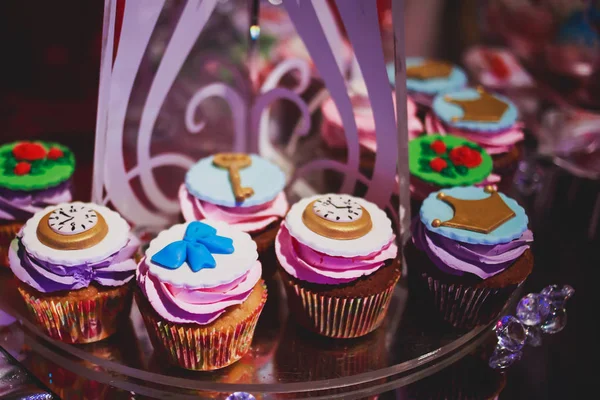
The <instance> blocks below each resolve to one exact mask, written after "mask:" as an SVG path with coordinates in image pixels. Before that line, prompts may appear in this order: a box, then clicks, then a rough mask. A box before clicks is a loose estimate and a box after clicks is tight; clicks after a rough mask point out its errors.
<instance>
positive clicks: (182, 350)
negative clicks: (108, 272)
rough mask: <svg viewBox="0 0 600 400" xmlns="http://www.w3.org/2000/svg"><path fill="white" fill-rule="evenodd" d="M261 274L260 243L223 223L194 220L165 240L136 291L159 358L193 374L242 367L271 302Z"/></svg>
mask: <svg viewBox="0 0 600 400" xmlns="http://www.w3.org/2000/svg"><path fill="white" fill-rule="evenodd" d="M261 272H262V266H261V263H260V261H258V253H257V251H256V243H254V241H253V240H252V239H251V237H250V235H248V234H247V233H245V232H242V231H241V230H239V229H236V228H235V227H234V226H231V225H228V224H226V223H224V222H220V221H209V220H204V221H202V222H200V221H192V222H188V223H185V224H178V225H173V226H172V227H171V228H169V229H168V230H166V231H163V232H161V233H159V234H158V236H157V237H156V238H155V239H154V240H152V241H151V242H150V246H149V247H148V249H147V250H146V252H145V255H144V258H143V259H142V260H141V261H140V264H139V267H138V270H137V284H138V288H139V290H138V291H137V292H136V293H137V295H136V302H137V304H138V305H139V306H140V310H141V312H142V316H143V318H144V322H145V324H146V327H147V329H148V333H149V335H150V338H151V339H152V342H153V344H154V348H155V351H157V352H158V354H159V355H160V356H161V357H163V358H165V359H166V361H168V362H169V363H170V364H173V365H176V366H179V367H182V368H185V369H189V370H199V371H207V370H214V369H219V368H224V367H226V366H228V365H230V364H232V363H234V362H236V361H237V360H239V359H240V358H241V357H242V356H243V355H244V354H246V353H247V352H248V350H249V348H250V343H251V342H252V336H253V335H254V329H255V327H256V323H257V321H258V318H259V316H260V313H261V312H262V309H263V307H264V305H265V302H266V298H267V289H266V286H265V284H264V282H263V280H262V279H261ZM172 332H181V334H178V335H172ZM216 343H218V345H214V344H216ZM174 349H177V351H174Z"/></svg>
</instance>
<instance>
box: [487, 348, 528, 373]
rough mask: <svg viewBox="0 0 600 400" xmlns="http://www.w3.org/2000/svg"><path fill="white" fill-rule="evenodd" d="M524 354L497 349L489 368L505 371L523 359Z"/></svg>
mask: <svg viewBox="0 0 600 400" xmlns="http://www.w3.org/2000/svg"><path fill="white" fill-rule="evenodd" d="M522 355H523V353H522V352H521V351H516V352H512V351H509V350H507V349H502V348H499V347H497V348H496V350H494V353H493V354H492V356H491V357H490V361H489V366H490V367H492V368H494V369H504V368H508V367H510V366H511V365H513V364H514V363H515V362H516V361H519V360H520V359H521V356H522Z"/></svg>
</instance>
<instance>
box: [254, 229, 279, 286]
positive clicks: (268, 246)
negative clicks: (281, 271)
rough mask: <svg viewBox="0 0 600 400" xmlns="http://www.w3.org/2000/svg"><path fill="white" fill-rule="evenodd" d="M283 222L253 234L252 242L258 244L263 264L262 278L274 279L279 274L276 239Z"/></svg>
mask: <svg viewBox="0 0 600 400" xmlns="http://www.w3.org/2000/svg"><path fill="white" fill-rule="evenodd" d="M280 225H281V220H277V221H275V222H273V223H272V224H270V225H269V226H267V227H266V228H265V229H263V230H261V231H259V232H254V233H251V234H250V236H252V240H254V242H255V243H256V250H257V251H258V259H259V260H260V262H261V264H262V276H263V278H265V279H268V278H272V277H273V275H275V272H277V256H276V255H275V237H276V236H277V232H278V231H279V226H280Z"/></svg>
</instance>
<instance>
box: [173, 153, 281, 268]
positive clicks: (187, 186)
mask: <svg viewBox="0 0 600 400" xmlns="http://www.w3.org/2000/svg"><path fill="white" fill-rule="evenodd" d="M284 187H285V175H284V173H283V171H282V170H281V169H280V168H279V167H278V166H276V165H275V164H273V163H271V162H270V161H267V160H266V159H264V158H262V157H259V156H257V155H254V154H244V153H219V154H215V155H213V156H210V157H206V158H203V159H201V160H200V161H198V162H197V163H196V164H195V165H194V166H193V167H192V168H190V170H189V171H188V172H187V174H186V177H185V183H184V184H182V185H181V187H180V189H179V203H180V206H181V212H182V214H183V217H184V219H185V220H186V221H187V222H190V221H198V220H203V219H209V220H212V221H222V222H225V223H227V224H228V225H231V226H233V227H235V228H236V229H239V230H241V231H243V232H247V233H248V234H250V236H252V239H253V240H254V241H255V242H256V245H257V247H258V253H259V257H260V259H261V261H262V264H263V266H264V267H265V268H266V269H267V271H265V276H269V275H272V273H273V272H274V267H273V266H274V265H275V252H274V247H273V244H274V242H275V235H276V234H277V230H278V229H279V224H280V223H281V221H282V220H283V217H284V216H285V214H286V212H287V210H288V208H289V205H288V201H287V198H286V195H285V193H284V192H283V188H284Z"/></svg>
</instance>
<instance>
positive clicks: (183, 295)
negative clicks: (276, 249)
mask: <svg viewBox="0 0 600 400" xmlns="http://www.w3.org/2000/svg"><path fill="white" fill-rule="evenodd" d="M261 273H262V267H261V264H260V262H259V261H256V262H255V263H254V264H253V266H252V268H250V269H249V270H248V271H247V272H246V273H245V274H244V275H242V276H240V277H238V278H237V279H235V280H233V281H232V282H229V283H226V284H222V285H219V286H215V287H211V288H202V289H188V288H184V287H177V286H174V285H172V284H169V283H165V282H161V281H160V280H159V279H158V278H157V277H156V276H154V275H152V273H151V272H150V268H149V266H148V264H147V263H146V259H145V258H144V259H142V261H141V262H140V264H139V265H138V270H137V272H136V277H137V282H138V286H139V287H140V289H141V290H142V292H143V293H144V294H145V295H146V298H147V299H148V301H149V302H150V304H151V305H152V307H153V308H154V310H156V312H157V313H158V314H159V315H160V316H161V317H163V318H164V319H166V320H168V321H171V322H174V323H194V324H200V325H206V324H209V323H211V322H212V321H214V320H215V319H217V318H218V317H219V316H220V315H221V314H223V313H224V312H225V311H226V309H227V308H228V307H231V306H234V305H238V304H241V303H243V302H244V301H246V299H247V298H248V296H250V293H251V292H252V289H253V288H254V286H255V285H256V283H257V282H258V281H259V279H260V275H261Z"/></svg>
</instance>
